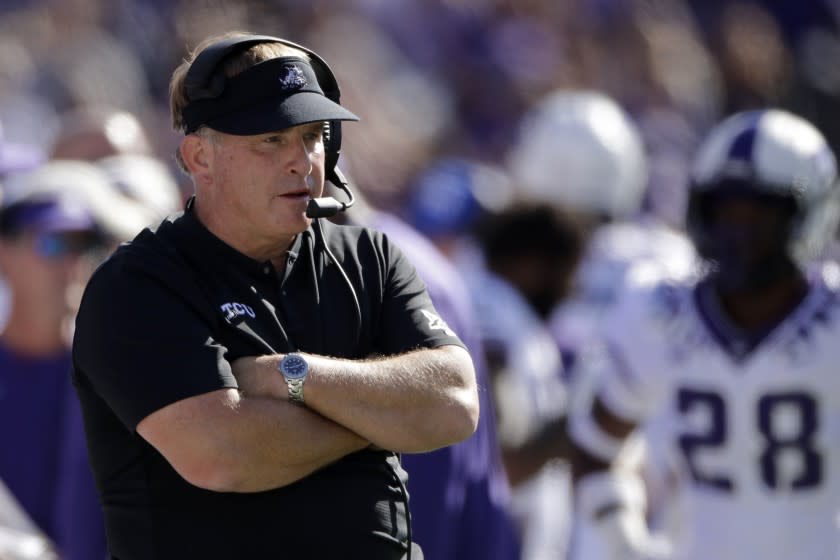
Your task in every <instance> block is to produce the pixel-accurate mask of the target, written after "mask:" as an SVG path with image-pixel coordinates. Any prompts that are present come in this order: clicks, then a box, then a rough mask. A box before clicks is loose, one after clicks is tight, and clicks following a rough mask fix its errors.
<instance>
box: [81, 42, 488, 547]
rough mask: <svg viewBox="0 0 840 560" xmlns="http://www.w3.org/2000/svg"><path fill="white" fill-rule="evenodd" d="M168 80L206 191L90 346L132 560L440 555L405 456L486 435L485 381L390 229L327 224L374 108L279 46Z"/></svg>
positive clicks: (101, 425) (118, 270)
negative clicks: (360, 119) (414, 510)
mask: <svg viewBox="0 0 840 560" xmlns="http://www.w3.org/2000/svg"><path fill="white" fill-rule="evenodd" d="M170 89H171V100H170V101H171V109H172V117H173V122H174V125H175V127H176V129H178V130H180V131H182V132H184V133H185V137H184V139H183V141H182V142H181V145H180V149H179V151H178V159H179V162H180V163H181V164H182V165H183V167H184V169H185V170H186V171H187V172H188V173H189V174H190V175H191V177H192V180H193V183H194V186H195V195H194V196H193V197H192V198H191V199H190V201H189V202H188V204H187V206H186V209H185V210H184V212H183V213H182V214H179V215H176V216H173V217H170V218H169V219H168V220H166V221H164V222H163V223H162V224H161V225H160V226H158V227H157V228H156V230H154V231H151V230H144V231H143V232H141V233H140V234H139V235H138V236H137V237H136V238H135V239H134V240H133V241H132V242H130V243H128V244H125V245H123V246H122V247H120V248H119V249H118V250H117V251H116V252H115V254H114V255H113V256H112V257H111V258H110V259H109V260H108V261H107V262H106V263H105V264H104V265H103V266H101V267H100V268H99V270H98V271H97V273H96V274H95V275H94V277H93V278H92V280H91V281H90V283H89V285H88V287H87V290H86V293H85V296H84V299H83V302H82V305H81V309H80V312H79V315H78V319H77V326H76V335H75V340H74V347H73V366H74V372H73V377H74V383H75V385H76V388H77V391H78V394H79V397H80V400H81V403H82V408H83V411H84V415H85V424H86V433H87V440H88V448H89V452H90V457H91V462H92V465H93V469H94V472H95V475H96V479H97V485H98V489H99V492H100V495H101V500H102V503H103V506H104V510H105V517H106V525H107V533H108V540H109V547H110V553H111V556H112V558H117V559H119V560H133V559H138V560H150V559H179V560H180V559H184V558H201V559H214V558H219V559H222V558H224V559H230V558H294V559H308V558H312V559H316V558H317V559H322V558H365V559H371V560H375V559H399V558H411V559H412V560H420V558H421V557H422V552H421V551H420V550H419V548H418V547H416V546H414V547H412V546H411V530H410V514H409V509H408V496H407V493H406V491H405V480H406V473H405V471H403V469H402V468H401V466H400V463H399V456H398V455H397V454H398V453H400V452H406V453H412V452H422V451H427V450H431V449H435V448H438V447H442V446H446V445H449V444H451V443H454V442H456V441H459V440H462V439H464V438H466V437H468V436H469V435H470V434H471V433H472V432H473V430H474V429H475V425H476V422H477V417H478V404H477V394H476V389H475V379H474V372H473V366H472V362H471V360H470V357H469V354H468V353H467V352H466V350H465V349H464V347H463V345H462V343H461V342H460V340H459V339H458V338H457V336H456V335H455V333H453V332H452V331H451V330H450V329H449V327H448V326H447V325H446V323H444V322H443V321H442V320H440V318H439V317H438V316H437V313H436V311H435V309H434V308H433V306H432V304H431V302H430V300H429V297H428V295H427V293H426V290H425V288H424V286H423V284H422V282H421V281H420V280H419V279H418V277H417V275H416V273H415V271H414V269H413V267H412V266H411V265H410V264H409V263H408V262H407V260H406V259H405V257H404V256H403V255H402V253H401V252H400V251H399V250H398V249H397V248H396V247H395V246H394V245H393V244H391V243H390V242H389V240H388V239H387V238H386V237H385V236H383V235H382V234H380V233H377V232H375V231H372V230H369V229H364V228H359V227H350V226H337V225H335V224H332V223H330V222H328V221H326V220H321V219H317V218H315V219H313V218H311V217H310V216H313V215H314V216H323V215H325V214H327V213H329V212H330V210H329V209H330V208H332V209H333V211H335V210H336V209H340V208H341V207H342V206H343V205H342V203H340V202H338V201H336V200H334V199H318V197H320V195H321V193H322V189H323V186H324V180H325V178H326V179H329V180H331V181H332V182H340V179H341V177H340V173H339V172H338V170H337V169H336V168H335V164H336V160H337V159H338V150H339V143H340V137H341V135H340V132H341V128H340V126H341V121H345V120H357V119H356V117H355V115H353V114H352V113H350V112H349V111H347V110H346V109H344V108H343V107H341V106H340V104H339V94H338V87H337V84H336V83H335V79H334V77H333V75H332V73H331V72H330V71H329V68H328V67H327V66H326V64H325V63H324V61H323V60H322V59H320V58H319V57H318V56H317V55H315V53H312V52H311V51H308V50H306V49H303V48H302V47H299V46H297V45H294V44H291V43H288V42H286V41H283V40H281V39H276V38H272V37H265V36H248V35H241V34H239V35H231V34H229V35H225V36H222V37H216V38H213V39H210V40H207V41H205V42H204V43H202V45H199V47H198V48H197V49H196V51H195V53H193V54H192V55H191V56H190V57H189V58H188V59H187V60H186V61H185V62H184V63H183V64H182V65H181V66H180V67H179V68H177V69H176V70H175V72H174V74H173V77H172V83H171V88H170ZM313 201H314V202H313ZM319 203H320V206H319ZM308 207H309V210H307V208H308ZM324 208H327V211H323V209H324Z"/></svg>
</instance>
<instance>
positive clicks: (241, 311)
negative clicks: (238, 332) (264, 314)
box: [221, 303, 257, 322]
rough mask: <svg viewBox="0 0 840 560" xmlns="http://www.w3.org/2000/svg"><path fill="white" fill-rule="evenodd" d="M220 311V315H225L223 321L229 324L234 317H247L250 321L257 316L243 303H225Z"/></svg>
mask: <svg viewBox="0 0 840 560" xmlns="http://www.w3.org/2000/svg"><path fill="white" fill-rule="evenodd" d="M221 309H222V313H224V314H225V321H227V322H230V321H231V320H233V319H234V318H235V317H240V316H242V315H247V316H248V317H251V318H252V319H253V318H254V317H256V316H257V314H256V313H254V310H253V309H252V308H251V307H249V306H247V305H245V304H244V303H225V304H224V305H222V307H221Z"/></svg>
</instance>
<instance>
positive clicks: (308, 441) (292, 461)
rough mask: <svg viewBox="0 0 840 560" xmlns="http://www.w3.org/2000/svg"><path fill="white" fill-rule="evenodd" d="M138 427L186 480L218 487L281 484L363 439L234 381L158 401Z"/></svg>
mask: <svg viewBox="0 0 840 560" xmlns="http://www.w3.org/2000/svg"><path fill="white" fill-rule="evenodd" d="M137 431H138V433H139V434H140V435H141V436H142V437H143V438H144V439H146V440H147V441H149V443H151V444H152V445H153V446H154V447H155V448H157V449H158V450H159V451H160V452H161V453H162V454H163V455H164V457H165V458H166V459H167V460H168V461H169V463H170V464H171V465H172V466H173V468H175V470H176V471H178V473H179V474H180V475H181V476H183V477H184V478H185V479H186V480H187V481H189V482H190V483H192V484H194V485H196V486H199V487H202V488H206V489H209V490H216V491H225V492H256V491H261V490H268V489H272V488H278V487H281V486H285V485H287V484H291V483H292V482H295V481H297V480H299V479H301V478H303V477H305V476H307V475H309V474H311V473H312V472H314V471H316V470H318V469H319V468H321V467H323V466H325V465H328V464H330V463H332V462H334V461H336V460H338V459H340V458H341V457H343V456H345V455H348V454H349V453H352V452H354V451H357V450H359V449H363V448H364V447H366V446H368V445H369V442H367V441H365V440H364V439H363V438H361V437H360V436H358V435H357V434H355V433H353V432H352V431H350V430H348V429H347V428H345V427H343V426H340V425H338V424H336V423H335V422H332V421H331V420H328V419H326V418H324V417H322V416H320V415H318V414H317V413H315V412H313V411H311V410H307V409H305V408H302V407H300V406H297V405H294V404H292V403H289V402H287V401H285V400H281V399H276V398H270V397H258V396H248V397H243V396H242V395H240V394H239V393H238V392H237V391H236V390H233V389H230V390H224V391H217V392H214V393H210V394H207V395H200V396H198V397H194V398H192V399H187V400H185V401H180V402H178V403H175V404H173V405H170V406H169V407H165V408H163V409H161V410H159V411H157V412H155V413H153V414H151V415H150V416H148V417H147V418H145V419H144V420H143V421H142V422H140V424H139V425H138V426H137Z"/></svg>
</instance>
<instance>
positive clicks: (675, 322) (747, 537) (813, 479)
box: [569, 110, 840, 560]
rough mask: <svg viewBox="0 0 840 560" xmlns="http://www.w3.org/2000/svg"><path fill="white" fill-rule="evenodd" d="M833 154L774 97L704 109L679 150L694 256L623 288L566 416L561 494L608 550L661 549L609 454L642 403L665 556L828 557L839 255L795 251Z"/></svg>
mask: <svg viewBox="0 0 840 560" xmlns="http://www.w3.org/2000/svg"><path fill="white" fill-rule="evenodd" d="M835 185H836V162H835V158H834V155H833V154H832V153H831V151H830V149H829V148H828V146H827V145H826V142H825V140H824V138H823V137H822V135H821V134H820V133H819V132H818V131H817V130H816V128H815V127H813V126H812V125H811V124H809V123H808V122H806V121H804V120H803V119H801V118H799V117H797V116H795V115H793V114H790V113H787V112H784V111H780V110H767V111H755V112H746V113H739V114H736V115H734V116H731V117H730V118H728V119H726V120H724V121H723V122H722V123H720V124H719V125H718V126H716V127H715V128H714V129H713V130H712V131H711V133H710V134H709V136H708V137H707V138H706V140H705V141H704V142H703V144H702V145H701V147H700V149H699V151H698V154H697V156H696V159H695V165H694V168H693V171H692V180H691V184H690V200H689V207H688V213H687V218H688V220H687V223H688V232H689V234H690V237H691V240H692V241H693V243H694V245H695V247H696V248H697V251H698V253H699V254H700V255H701V256H702V257H703V259H704V262H705V263H706V266H705V267H704V269H703V270H702V271H699V273H698V274H697V275H696V276H694V277H689V278H687V277H684V276H683V277H677V278H673V277H672V278H667V277H664V278H663V279H662V280H661V281H658V282H653V283H650V284H648V285H647V286H646V287H643V286H640V287H638V288H637V289H635V290H630V291H628V292H627V293H625V294H624V296H623V297H622V301H621V302H620V303H618V304H617V305H616V306H615V307H614V308H613V312H612V313H611V316H610V319H609V321H608V322H606V323H605V328H604V330H605V334H604V339H605V342H606V345H607V347H608V349H609V353H608V355H607V356H606V358H605V360H604V362H603V365H604V368H603V370H604V371H603V374H602V375H601V376H600V377H599V379H600V381H599V384H598V386H597V388H596V390H595V398H594V402H593V404H592V406H591V408H587V409H586V410H581V411H577V412H576V413H573V414H572V417H571V419H570V421H569V430H570V435H571V438H572V440H573V441H574V443H575V444H576V445H577V447H578V450H577V457H576V459H575V468H574V470H575V477H576V479H577V486H576V490H577V493H576V505H577V507H578V510H579V512H580V513H581V514H583V515H587V516H589V517H590V518H591V519H592V520H593V521H594V522H595V524H596V527H597V529H598V532H599V534H600V535H601V536H602V537H603V539H604V542H605V543H607V547H606V549H607V550H608V552H609V553H610V555H611V557H612V558H621V559H623V560H626V559H633V558H651V557H656V556H659V555H661V554H663V551H662V549H660V548H659V547H651V546H650V545H651V543H652V541H651V537H650V534H649V533H647V528H646V527H645V526H644V524H643V523H639V520H640V519H642V518H641V517H640V516H639V515H638V513H639V509H640V508H641V507H642V503H643V499H642V498H641V496H642V495H643V493H642V492H641V491H640V489H639V487H638V480H635V479H627V478H624V477H623V476H622V473H621V472H620V471H619V470H618V469H616V468H614V467H615V465H616V458H617V457H618V456H619V455H620V454H621V453H622V452H623V449H624V448H625V444H626V441H627V439H628V435H629V434H631V432H633V430H634V428H635V427H636V426H638V425H639V424H641V423H643V422H645V421H648V420H649V419H651V418H657V419H658V420H657V425H658V426H659V427H660V428H665V430H664V431H663V432H662V433H661V441H662V442H663V443H664V444H666V445H668V446H669V448H670V449H671V450H672V451H673V458H674V460H675V464H676V465H677V467H678V480H677V484H678V487H679V492H678V499H679V506H680V508H679V509H680V511H681V519H682V526H681V531H680V533H679V535H678V538H677V539H676V540H675V542H673V543H672V544H673V553H674V557H677V558H682V559H688V560H694V559H700V558H703V559H706V558H715V559H717V560H730V559H731V560H735V559H743V558H763V559H765V560H776V559H778V560H782V559H790V558H808V559H811V560H818V559H823V558H824V559H828V558H837V557H838V552H840V532H838V528H837V520H838V518H839V517H838V515H840V443H838V442H840V431H838V430H840V391H838V387H837V379H838V378H837V365H836V364H837V361H838V359H840V355H838V345H837V341H838V340H840V269H838V267H837V266H836V265H835V264H833V263H815V262H811V263H810V264H808V263H807V261H806V259H807V258H808V256H809V255H813V254H817V253H818V252H819V250H820V248H821V245H822V244H824V243H825V241H826V240H827V239H828V238H829V237H830V236H831V235H832V234H833V231H834V229H835V227H836V222H837V199H836V192H835V190H836V189H835Z"/></svg>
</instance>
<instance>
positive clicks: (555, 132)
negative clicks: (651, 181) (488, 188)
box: [508, 91, 648, 218]
mask: <svg viewBox="0 0 840 560" xmlns="http://www.w3.org/2000/svg"><path fill="white" fill-rule="evenodd" d="M518 135H519V137H518V140H517V142H516V144H515V145H514V147H513V149H512V150H511V152H510V154H509V158H508V164H509V167H510V173H511V176H512V177H513V179H514V182H515V183H516V186H517V188H520V189H521V192H522V195H523V197H524V198H527V199H531V200H535V201H538V202H545V203H549V204H560V205H562V206H564V207H566V208H570V209H572V210H577V211H581V212H587V213H595V214H601V215H604V216H607V217H611V218H624V217H628V216H629V215H632V214H634V213H636V212H638V211H639V210H640V208H641V205H642V198H643V196H644V192H645V189H646V188H647V182H648V169H647V162H646V157H645V151H644V147H643V144H642V139H641V135H640V134H639V132H638V130H637V128H636V126H635V124H634V123H633V122H632V121H631V119H630V117H628V116H627V114H626V113H625V112H624V110H622V109H621V107H619V105H618V104H617V103H616V102H615V101H613V100H612V99H610V98H609V97H607V96H606V95H604V94H602V93H598V92H594V91H556V92H554V93H552V94H549V95H548V96H547V97H546V98H545V99H543V100H542V101H541V102H540V103H539V104H537V106H536V107H534V108H533V109H532V110H531V111H530V112H528V113H527V114H526V115H525V116H524V117H523V119H522V121H521V122H520V125H519V131H518Z"/></svg>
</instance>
